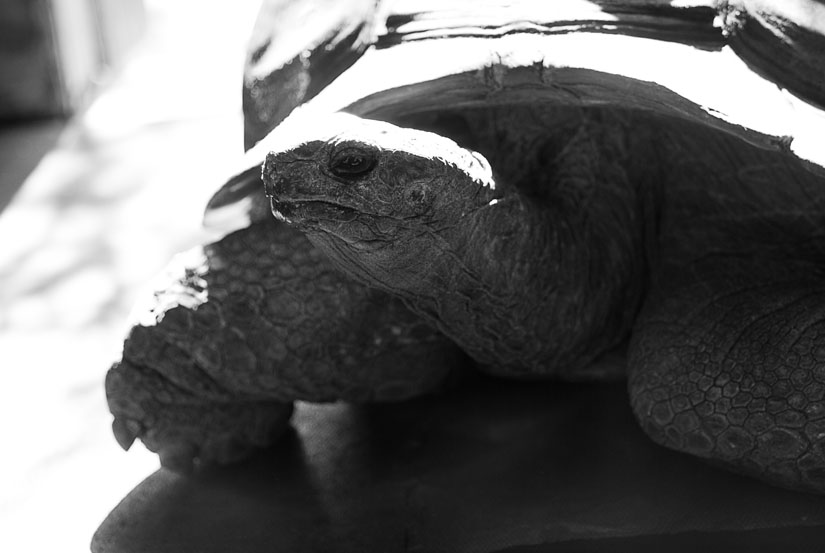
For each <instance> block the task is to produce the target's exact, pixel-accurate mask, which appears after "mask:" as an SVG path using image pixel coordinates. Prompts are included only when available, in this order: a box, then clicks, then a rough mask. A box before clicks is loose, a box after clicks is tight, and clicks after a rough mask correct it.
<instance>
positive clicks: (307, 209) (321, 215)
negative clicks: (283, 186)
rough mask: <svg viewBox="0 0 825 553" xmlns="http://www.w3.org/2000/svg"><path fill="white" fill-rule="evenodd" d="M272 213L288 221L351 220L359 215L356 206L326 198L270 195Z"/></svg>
mask: <svg viewBox="0 0 825 553" xmlns="http://www.w3.org/2000/svg"><path fill="white" fill-rule="evenodd" d="M270 206H271V208H272V213H273V215H275V217H276V218H277V219H279V220H282V221H285V222H287V223H297V224H300V223H312V222H320V221H325V220H332V221H342V220H351V219H353V218H355V217H356V216H357V215H358V213H359V212H358V210H357V209H355V208H354V207H351V206H347V205H343V204H341V203H339V202H334V201H331V200H328V199H326V198H288V199H284V198H279V197H276V196H272V197H270Z"/></svg>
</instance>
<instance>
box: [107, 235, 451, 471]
mask: <svg viewBox="0 0 825 553" xmlns="http://www.w3.org/2000/svg"><path fill="white" fill-rule="evenodd" d="M154 290H155V291H154V293H153V294H152V295H151V296H150V297H148V298H147V299H148V302H147V303H148V304H147V305H144V306H143V307H140V308H138V310H137V314H138V315H139V320H138V321H137V324H135V326H134V327H133V328H132V329H131V331H130V333H129V336H128V338H127V339H126V342H125V344H124V349H123V359H122V360H121V361H120V362H119V363H116V364H115V365H114V366H113V367H112V368H111V370H110V371H109V374H108V375H107V378H106V393H107V398H108V402H109V408H110V410H111V412H112V414H113V415H114V416H115V421H114V424H113V428H114V431H115V436H116V438H117V439H118V442H119V443H120V444H121V445H122V446H124V447H129V446H130V445H131V444H132V442H133V441H134V440H135V439H136V438H140V439H141V440H142V441H143V442H144V444H145V445H146V446H147V447H148V448H149V449H150V450H152V451H156V452H158V453H159V456H160V460H161V463H162V464H163V465H164V466H168V467H169V468H173V469H180V470H186V469H188V468H191V466H192V465H193V464H196V463H202V464H210V463H227V462H231V461H234V460H237V459H240V458H242V457H244V456H245V455H247V454H248V453H249V452H250V451H252V450H254V449H255V448H259V447H264V446H266V445H268V444H270V443H272V442H273V441H274V440H275V439H276V438H277V437H278V436H279V435H280V434H281V431H282V430H283V429H284V428H285V427H286V425H287V424H288V420H289V415H290V413H291V410H292V402H293V400H305V401H334V400H339V399H341V400H346V401H356V402H362V401H391V400H400V399H405V398H409V397H412V396H415V395H418V394H422V393H425V392H428V391H431V390H433V389H436V388H438V387H439V386H440V385H441V383H442V381H443V380H444V379H445V377H446V376H447V375H448V373H449V372H450V371H451V370H452V369H453V368H455V367H456V366H457V365H458V364H460V363H461V361H462V356H463V354H462V353H461V352H460V351H459V350H458V348H457V347H456V346H455V345H453V344H452V343H450V342H449V341H448V340H447V339H446V338H444V337H443V336H441V335H440V334H438V333H437V332H436V331H434V330H433V329H431V328H430V327H429V326H427V325H426V324H425V323H423V322H422V321H421V320H419V319H418V318H417V317H416V316H414V315H413V314H412V313H411V312H410V311H409V310H407V309H406V308H405V307H404V306H403V305H402V304H401V303H400V302H399V301H397V300H393V299H391V298H389V297H388V296H386V295H385V294H383V293H380V292H375V291H372V290H368V289H367V288H365V287H363V286H361V285H359V284H356V283H354V282H352V281H350V280H348V279H346V278H345V277H343V276H342V275H340V274H339V273H337V272H336V271H335V270H333V269H332V267H331V266H330V265H329V263H328V262H327V260H326V258H325V257H324V256H323V255H322V254H321V253H320V252H318V251H317V250H315V248H314V247H313V246H312V245H311V244H310V243H309V242H308V241H307V240H306V238H304V237H303V235H301V234H300V233H298V232H297V231H295V230H293V229H291V228H289V227H287V226H285V225H282V224H280V223H277V222H276V221H275V220H274V219H273V220H268V221H266V222H262V223H257V224H255V225H252V226H251V227H249V228H246V229H243V230H240V231H238V232H235V233H233V234H231V235H229V236H227V237H226V238H224V239H222V240H220V241H219V242H216V243H214V244H210V245H207V246H204V247H203V248H195V249H194V250H192V251H191V252H188V253H187V254H184V255H182V256H179V257H178V258H176V260H175V261H174V262H173V263H172V264H171V265H170V266H169V268H168V269H167V273H166V275H165V276H164V278H163V279H161V280H160V281H159V282H157V283H155V286H154Z"/></svg>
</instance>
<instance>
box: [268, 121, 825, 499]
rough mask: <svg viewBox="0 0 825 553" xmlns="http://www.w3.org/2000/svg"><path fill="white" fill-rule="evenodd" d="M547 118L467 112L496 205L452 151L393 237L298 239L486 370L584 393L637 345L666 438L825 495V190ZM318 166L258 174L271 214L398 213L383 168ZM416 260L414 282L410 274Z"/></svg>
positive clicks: (744, 157) (653, 422) (701, 136)
mask: <svg viewBox="0 0 825 553" xmlns="http://www.w3.org/2000/svg"><path fill="white" fill-rule="evenodd" d="M548 113H549V114H550V117H549V118H548V119H544V120H543V119H542V117H543V116H546V115H547V114H548ZM459 115H461V114H459ZM553 117H554V115H553V113H552V111H551V112H546V113H545V112H543V111H542V108H535V107H530V106H528V107H523V108H522V107H518V108H516V107H514V106H506V109H505V108H502V113H501V114H497V113H496V110H495V109H490V110H487V111H481V112H477V113H476V114H475V117H474V115H473V114H469V115H468V117H467V119H468V120H469V121H470V122H472V123H473V124H474V125H475V127H473V128H471V130H470V132H469V135H470V137H471V138H472V140H473V141H474V144H473V146H474V147H477V148H479V150H481V151H482V153H484V154H485V155H486V156H487V158H488V159H489V160H490V162H491V165H492V166H493V167H494V168H495V169H497V170H498V176H500V177H502V178H500V179H498V180H497V186H496V193H497V194H498V197H497V198H496V199H495V200H493V201H490V200H489V198H485V197H483V194H482V193H483V190H480V191H479V192H472V189H471V187H468V186H466V184H467V183H468V182H471V180H470V179H467V178H466V177H465V180H464V181H462V180H461V179H462V176H461V174H460V169H461V167H462V166H461V164H460V163H453V164H452V167H454V168H456V169H458V170H457V171H454V172H453V173H449V172H448V173H444V172H443V169H442V165H444V164H443V162H441V161H440V156H441V154H439V155H438V156H434V157H432V158H431V161H432V164H433V170H432V172H431V173H430V174H429V176H431V177H432V176H436V181H437V183H438V190H440V191H442V192H445V194H446V195H447V197H448V199H451V200H452V202H450V201H445V200H443V199H441V200H440V202H441V203H439V200H437V201H435V202H434V203H433V204H432V205H434V206H436V208H435V209H434V210H432V211H430V212H426V213H425V214H424V215H423V216H419V217H416V216H412V217H409V216H408V217H404V218H401V219H400V222H399V223H398V224H396V225H395V228H394V230H392V231H387V230H385V229H384V228H382V227H381V226H379V225H378V224H377V223H375V222H373V220H372V219H371V218H370V215H369V214H368V213H356V214H355V215H352V216H348V217H346V218H337V219H336V218H335V216H334V214H333V216H332V217H330V218H329V219H327V220H324V219H323V210H319V211H318V212H317V213H321V217H320V222H318V218H315V219H313V217H316V215H317V213H313V214H311V216H310V217H309V219H310V223H311V224H305V223H302V225H299V226H302V227H303V228H304V230H305V231H306V232H307V233H308V236H309V237H310V239H311V240H312V241H313V243H315V244H317V245H318V246H319V248H321V249H323V250H324V251H325V252H326V253H327V254H328V255H329V256H330V257H331V258H332V259H333V261H334V262H335V263H336V264H337V265H338V266H340V267H341V268H342V270H345V271H347V272H348V273H349V274H351V275H352V276H353V278H357V279H360V280H362V281H363V282H365V283H368V284H370V285H373V286H377V287H379V288H381V289H383V290H386V291H388V292H390V293H392V294H394V295H396V296H398V297H401V298H404V300H405V301H407V302H408V303H409V304H410V305H411V307H412V308H413V309H414V310H416V311H417V312H419V313H421V314H422V316H425V317H427V318H428V319H430V320H432V321H433V322H434V324H436V325H437V326H438V328H440V329H441V330H443V332H444V333H445V334H447V335H448V336H450V337H451V338H453V339H454V340H455V341H456V342H457V343H458V344H460V345H461V346H462V347H463V348H464V349H465V350H466V351H467V352H468V353H469V354H470V355H471V356H472V357H473V358H474V359H475V360H476V361H477V362H479V363H481V364H482V365H484V368H485V370H488V371H491V372H494V373H497V374H501V375H505V376H514V377H547V376H551V377H557V378H558V377H561V378H575V377H576V374H578V371H579V370H580V369H581V368H582V367H584V366H586V365H587V364H588V363H590V362H591V361H592V360H593V359H594V358H595V357H596V356H598V355H600V354H605V353H607V352H610V351H615V349H614V348H616V347H617V346H619V344H620V342H621V339H623V338H624V337H628V336H629V337H630V347H629V358H628V367H629V372H630V383H629V391H630V399H631V403H632V405H633V408H634V411H635V413H636V415H637V417H638V418H639V420H640V422H641V424H642V426H643V428H644V429H645V430H646V431H647V432H648V433H649V434H650V435H651V437H652V438H653V439H654V440H656V441H657V442H659V443H662V444H663V445H666V446H668V447H671V448H674V449H677V450H680V451H683V452H686V453H690V454H693V455H697V456H699V457H703V458H705V459H708V460H710V461H712V462H714V463H716V464H719V465H722V466H725V467H727V468H729V469H732V470H735V471H739V472H744V473H746V474H749V475H751V476H755V477H757V478H760V479H762V480H764V481H766V482H769V483H772V484H777V485H781V486H785V487H790V488H794V489H800V490H805V491H814V492H819V493H825V402H823V395H825V388H823V386H825V369H824V368H823V367H825V353H823V352H824V351H825V326H823V323H822V319H823V318H824V317H825V285H824V284H823V282H825V183H823V181H822V179H821V178H819V177H817V176H816V175H815V174H814V173H811V172H809V171H808V169H807V168H806V167H805V166H803V165H802V164H799V163H796V162H794V161H793V160H792V159H791V158H789V157H788V156H787V155H783V154H782V153H779V152H768V151H763V150H759V149H757V148H755V147H752V146H749V145H748V144H745V143H744V142H740V141H738V140H737V139H734V138H732V137H729V136H726V135H723V134H722V133H713V132H711V131H709V130H707V129H704V128H702V127H699V126H698V125H695V124H690V123H686V122H678V121H662V120H658V119H655V118H649V119H648V118H646V117H645V116H641V115H639V114H635V115H627V116H626V117H624V118H623V116H622V115H617V116H615V117H614V115H613V114H609V113H599V112H598V111H594V112H590V113H587V114H585V113H580V114H579V115H578V116H576V115H575V113H574V114H573V120H572V123H571V122H570V121H571V120H570V118H569V117H568V118H567V119H565V118H560V119H559V120H558V121H559V125H557V126H553V124H552V123H553ZM576 117H579V120H578V121H577V120H576ZM358 132H361V131H360V130H359V131H358ZM485 141H486V143H485ZM376 142H380V140H379V139H376ZM485 148H486V149H485ZM395 152H396V150H387V151H382V152H380V154H379V155H380V156H388V157H389V158H390V161H387V160H384V159H381V160H379V162H378V163H379V166H386V165H388V164H390V163H391V158H392V157H393V156H395V155H396V154H395ZM314 155H315V156H316V159H315V161H314V162H313V161H312V160H311V159H309V158H308V157H304V158H303V159H302V160H301V161H300V164H303V166H301V165H300V164H299V163H293V164H292V165H291V166H289V167H288V168H287V169H279V168H278V167H277V165H275V166H272V167H269V168H268V169H269V170H270V171H269V173H267V171H265V172H264V177H265V179H266V178H267V176H269V178H270V180H271V184H272V186H271V188H272V189H273V192H274V195H275V200H276V202H278V201H288V200H289V195H290V194H292V195H295V194H296V193H297V194H301V195H303V198H304V199H306V198H307V197H310V196H311V195H312V194H314V193H315V191H318V190H322V191H323V192H322V194H323V195H325V197H326V198H328V199H329V198H333V199H335V200H336V201H339V202H341V203H343V202H347V201H349V199H350V196H351V195H352V194H351V193H350V191H351V190H355V191H356V192H357V194H358V201H359V202H362V203H363V204H364V205H369V192H370V190H373V188H374V190H375V194H376V195H375V197H374V198H373V200H374V203H375V204H376V205H378V204H380V205H381V206H388V205H393V202H394V201H395V199H394V196H393V195H394V194H397V193H398V191H404V190H405V187H406V185H404V184H402V185H398V184H397V183H396V182H395V181H394V180H391V181H390V182H384V180H386V179H385V177H384V176H383V175H384V173H381V172H380V171H378V172H376V173H375V175H377V176H375V175H371V176H366V177H364V179H363V180H361V181H359V182H358V183H356V184H355V185H354V187H346V186H340V185H338V184H336V183H332V182H329V181H326V180H325V177H324V176H323V175H324V173H323V169H321V170H318V169H317V168H316V166H315V165H312V163H315V164H316V165H320V166H321V167H323V163H324V162H325V161H324V160H325V159H327V158H325V157H324V156H322V155H319V154H314ZM405 155H406V154H405ZM444 156H446V157H448V158H449V154H444ZM271 159H274V160H278V159H279V158H278V156H277V155H273V156H272V157H271ZM447 165H448V166H450V163H449V162H448V163H447ZM278 171H285V172H286V173H288V175H289V176H288V177H285V178H286V179H287V180H288V182H289V183H290V189H289V190H286V191H284V192H283V194H284V196H285V198H281V197H279V193H280V192H279V190H278V181H277V178H281V177H282V175H281V174H279V173H278ZM390 174H392V173H390ZM445 174H446V175H448V176H447V178H443V175H445ZM319 175H320V176H319ZM508 175H510V176H511V177H514V180H512V181H508V180H507V176H508ZM273 177H274V178H273ZM302 179H304V180H302ZM382 179H384V180H382ZM456 182H459V183H461V186H459V187H456V186H455V183H456ZM499 184H501V185H502V186H499ZM325 186H326V188H325ZM371 186H372V187H373V188H370V187H371ZM468 190H469V191H470V194H469V195H468V196H466V197H463V196H461V194H464V193H466V192H467V191H468ZM296 191H297V192H296ZM462 198H463V200H462ZM479 198H482V200H483V202H484V201H488V202H489V204H487V205H483V202H482V203H478V200H479ZM462 201H463V203H462ZM330 213H332V212H330ZM365 221H366V222H365ZM353 222H354V223H355V224H352V223H353ZM385 222H386V221H382V223H385ZM390 223H391V221H390ZM416 225H417V226H416ZM374 229H379V230H380V231H381V233H382V234H383V235H384V236H395V237H396V241H395V242H393V241H392V240H385V242H387V243H388V244H387V245H385V246H382V247H381V248H380V250H379V253H378V254H376V253H375V250H374V249H372V248H365V247H359V246H358V244H360V243H361V241H363V240H364V238H365V237H369V233H370V232H373V231H374ZM410 229H414V230H410ZM393 233H395V234H393ZM342 236H343V237H344V238H343V239H341V237H342ZM378 241H379V242H380V241H381V240H378ZM366 243H367V244H370V242H369V241H367V242H366ZM352 244H355V245H356V246H352ZM411 259H414V260H416V265H415V266H414V269H415V270H416V271H417V272H416V278H415V279H410V278H408V275H409V273H408V272H407V271H404V270H399V269H400V268H406V267H408V266H410V262H409V260H411ZM640 305H641V306H642V308H641V311H639V307H640Z"/></svg>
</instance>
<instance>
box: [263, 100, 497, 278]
mask: <svg viewBox="0 0 825 553" xmlns="http://www.w3.org/2000/svg"><path fill="white" fill-rule="evenodd" d="M332 119H333V120H334V121H333V122H330V124H328V125H327V127H326V128H327V130H326V131H325V132H324V134H321V135H320V136H319V137H317V138H313V139H310V140H307V141H304V142H302V143H301V144H300V145H298V146H296V147H293V148H288V149H284V150H282V151H279V152H270V153H269V154H268V155H267V157H266V162H265V163H264V168H263V180H264V183H265V186H266V193H267V195H268V196H269V197H270V199H271V204H272V210H273V213H274V214H275V216H276V217H277V218H279V219H281V220H284V221H286V222H289V223H293V224H295V225H297V226H298V227H300V228H301V229H302V230H303V231H304V232H305V233H306V234H307V235H308V236H309V238H310V239H311V240H312V241H313V242H314V243H316V245H318V246H319V247H321V248H322V249H323V250H324V251H326V252H327V254H328V255H329V256H330V257H331V258H332V259H333V261H336V262H337V263H338V264H339V265H344V269H345V270H347V271H348V272H350V273H351V274H352V273H356V275H355V276H361V277H362V279H363V280H367V281H368V282H371V283H374V281H375V277H376V276H377V275H375V274H373V273H374V272H375V271H378V272H380V271H385V272H391V273H396V274H397V273H398V270H399V269H404V270H406V271H407V273H406V274H414V273H417V272H418V271H416V270H414V269H415V266H419V267H420V265H421V264H422V263H426V261H427V259H429V258H430V257H431V255H432V254H437V253H438V252H440V251H442V250H444V247H445V245H446V244H447V243H449V242H450V240H451V234H454V232H453V231H454V230H455V229H456V228H457V227H460V226H461V224H462V221H463V220H465V219H466V218H467V217H469V216H471V214H472V213H474V212H475V211H476V210H478V209H480V208H483V207H485V206H487V205H489V204H490V202H491V201H493V200H494V199H495V198H496V191H495V186H494V182H493V179H492V174H491V171H490V167H489V164H488V163H487V161H486V160H485V159H484V158H483V157H482V156H481V155H480V154H477V153H475V152H471V151H470V150H467V149H465V148H462V147H460V146H459V145H458V144H456V143H455V142H453V141H452V140H450V139H448V138H445V137H443V136H440V135H437V134H433V133H429V132H425V131H420V130H415V129H408V128H401V127H397V126H395V125H391V124H389V123H384V122H380V121H371V120H364V119H360V118H358V117H355V116H350V115H343V114H337V115H336V116H334V117H333V118H332ZM459 234H460V233H459ZM445 241H446V242H445ZM436 243H437V244H436ZM433 248H435V249H433ZM351 265H355V266H351ZM362 271H363V273H362ZM378 278H379V279H381V280H383V278H381V277H378Z"/></svg>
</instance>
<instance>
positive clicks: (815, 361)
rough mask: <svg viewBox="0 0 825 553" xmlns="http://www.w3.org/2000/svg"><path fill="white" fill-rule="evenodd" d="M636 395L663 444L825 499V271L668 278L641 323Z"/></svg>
mask: <svg viewBox="0 0 825 553" xmlns="http://www.w3.org/2000/svg"><path fill="white" fill-rule="evenodd" d="M629 355H630V358H629V367H630V380H629V390H630V397H631V402H632V405H633V409H634V411H635V413H636V416H637V418H638V419H639V421H640V422H641V424H642V426H643V427H644V429H645V431H646V432H647V433H648V434H649V435H650V436H651V437H652V438H653V439H654V440H655V441H657V442H658V443H660V444H662V445H665V446H667V447H669V448H673V449H676V450H679V451H683V452H686V453H690V454H693V455H697V456H699V457H703V458H706V459H709V460H711V461H713V462H715V463H716V464H720V465H724V466H726V467H728V468H730V469H732V470H734V471H737V472H741V473H744V474H747V475H750V476H753V477H756V478H758V479H761V480H763V481H765V482H768V483H771V484H775V485H779V486H782V487H786V488H791V489H796V490H802V491H809V492H816V493H825V401H823V397H825V270H823V268H822V267H821V266H820V267H817V266H815V265H813V264H811V263H807V262H802V261H792V260H785V259H753V258H748V257H747V256H743V257H742V258H738V259H720V258H713V257H708V258H706V259H705V260H703V261H701V262H699V263H696V264H693V265H690V266H687V267H682V268H681V270H677V271H673V272H672V273H670V274H668V275H664V276H663V277H662V278H661V279H660V280H659V284H658V285H657V286H656V289H654V292H653V293H652V294H651V296H650V297H649V298H648V300H647V302H646V305H645V307H644V308H643V311H642V313H641V314H640V317H639V318H638V320H637V325H636V328H635V329H634V335H633V339H632V343H631V345H630V353H629Z"/></svg>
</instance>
